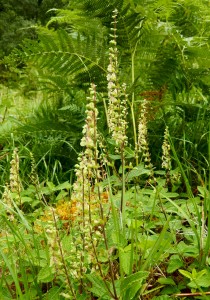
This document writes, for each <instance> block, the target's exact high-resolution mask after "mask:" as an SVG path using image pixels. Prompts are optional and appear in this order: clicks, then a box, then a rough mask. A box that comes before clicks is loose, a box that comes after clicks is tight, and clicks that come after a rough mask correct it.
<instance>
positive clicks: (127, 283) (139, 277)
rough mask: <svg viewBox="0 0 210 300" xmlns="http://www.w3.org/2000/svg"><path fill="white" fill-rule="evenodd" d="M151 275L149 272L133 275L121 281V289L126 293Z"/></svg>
mask: <svg viewBox="0 0 210 300" xmlns="http://www.w3.org/2000/svg"><path fill="white" fill-rule="evenodd" d="M148 275H149V272H147V271H139V272H137V273H134V274H131V275H129V276H128V277H126V278H125V279H123V280H122V281H121V285H120V289H121V291H122V292H125V291H126V290H127V289H128V288H130V287H131V286H132V285H133V284H135V283H139V282H140V283H142V281H143V280H144V279H146V278H147V277H148Z"/></svg>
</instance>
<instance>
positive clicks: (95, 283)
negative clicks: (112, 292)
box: [86, 274, 110, 299]
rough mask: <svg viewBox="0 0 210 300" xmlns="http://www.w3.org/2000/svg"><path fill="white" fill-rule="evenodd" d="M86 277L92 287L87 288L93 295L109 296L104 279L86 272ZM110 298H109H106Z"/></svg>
mask: <svg viewBox="0 0 210 300" xmlns="http://www.w3.org/2000/svg"><path fill="white" fill-rule="evenodd" d="M86 278H87V279H88V280H89V281H90V282H91V283H92V287H91V288H90V289H89V291H90V292H92V293H93V294H94V295H95V296H98V297H102V296H109V292H108V290H107V288H106V284H105V283H104V280H103V279H102V278H101V277H100V276H99V275H95V274H87V275H86ZM108 299H110V298H108Z"/></svg>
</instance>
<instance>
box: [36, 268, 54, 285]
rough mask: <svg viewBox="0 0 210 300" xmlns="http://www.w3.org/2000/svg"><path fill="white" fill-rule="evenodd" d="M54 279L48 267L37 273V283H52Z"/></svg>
mask: <svg viewBox="0 0 210 300" xmlns="http://www.w3.org/2000/svg"><path fill="white" fill-rule="evenodd" d="M53 278H54V274H53V271H52V268H51V267H49V266H45V267H44V268H42V269H41V270H40V271H39V273H38V277H37V279H38V281H40V282H50V281H52V280H53Z"/></svg>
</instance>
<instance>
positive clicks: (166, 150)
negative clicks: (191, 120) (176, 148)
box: [162, 126, 171, 171]
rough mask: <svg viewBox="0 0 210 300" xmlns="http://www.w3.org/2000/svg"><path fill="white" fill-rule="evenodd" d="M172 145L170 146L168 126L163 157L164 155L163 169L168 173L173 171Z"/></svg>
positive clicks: (163, 146) (165, 133)
mask: <svg viewBox="0 0 210 300" xmlns="http://www.w3.org/2000/svg"><path fill="white" fill-rule="evenodd" d="M170 149H171V147H170V144H169V130H168V126H166V128H165V132H164V141H163V145H162V150H163V155H162V168H163V169H165V170H166V171H170V170H171V155H170Z"/></svg>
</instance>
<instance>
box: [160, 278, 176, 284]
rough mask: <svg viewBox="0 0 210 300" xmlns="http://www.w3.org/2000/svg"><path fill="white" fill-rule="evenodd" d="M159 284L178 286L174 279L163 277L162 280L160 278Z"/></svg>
mask: <svg viewBox="0 0 210 300" xmlns="http://www.w3.org/2000/svg"><path fill="white" fill-rule="evenodd" d="M158 282H159V283H160V284H169V285H176V283H175V282H174V280H173V279H172V278H166V277H161V278H158Z"/></svg>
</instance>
